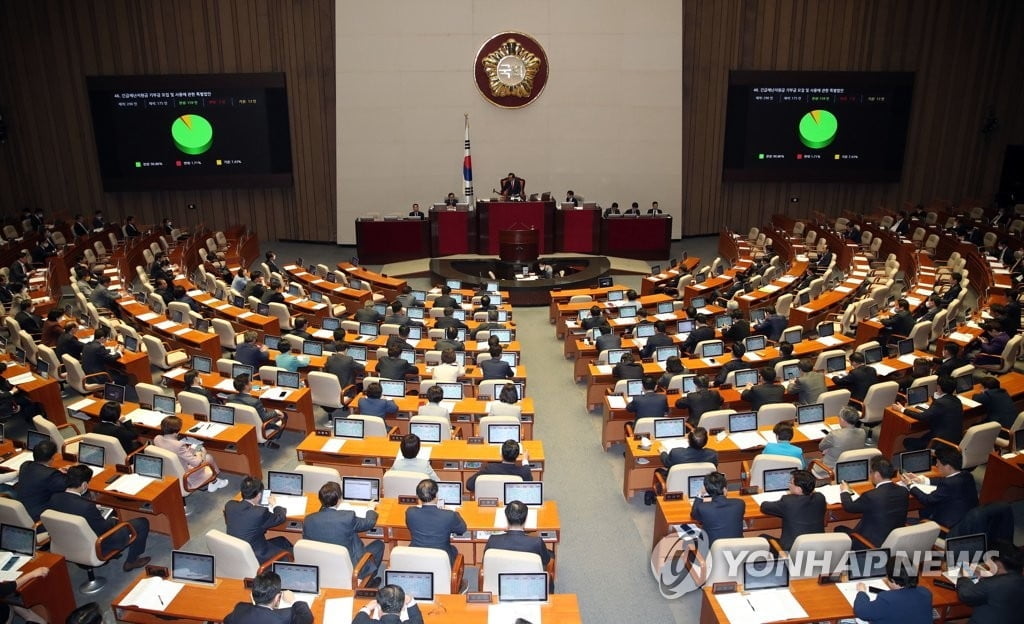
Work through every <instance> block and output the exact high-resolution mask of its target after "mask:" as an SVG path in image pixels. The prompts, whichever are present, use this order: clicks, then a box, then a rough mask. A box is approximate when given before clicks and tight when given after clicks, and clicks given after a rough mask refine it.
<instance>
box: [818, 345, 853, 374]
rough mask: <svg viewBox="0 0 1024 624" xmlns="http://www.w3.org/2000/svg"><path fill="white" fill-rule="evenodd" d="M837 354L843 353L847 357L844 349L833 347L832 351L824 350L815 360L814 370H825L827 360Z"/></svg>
mask: <svg viewBox="0 0 1024 624" xmlns="http://www.w3.org/2000/svg"><path fill="white" fill-rule="evenodd" d="M837 355H841V356H843V357H846V352H845V351H842V350H840V349H832V350H831V351H822V352H821V353H819V354H818V358H817V359H816V360H814V370H816V371H823V370H825V362H826V361H828V359H829V358H830V357H835V356H837Z"/></svg>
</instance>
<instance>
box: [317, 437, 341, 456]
mask: <svg viewBox="0 0 1024 624" xmlns="http://www.w3.org/2000/svg"><path fill="white" fill-rule="evenodd" d="M344 444H345V439H344V438H329V439H327V440H324V445H323V446H321V447H320V450H321V451H322V452H324V453H337V452H339V451H341V447H342V446H344Z"/></svg>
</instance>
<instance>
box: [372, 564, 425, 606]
mask: <svg viewBox="0 0 1024 624" xmlns="http://www.w3.org/2000/svg"><path fill="white" fill-rule="evenodd" d="M384 584H385V585H398V586H399V587H401V588H402V591H404V592H405V595H406V596H412V597H413V598H415V599H416V600H417V601H419V602H433V601H434V573H433V572H407V571H405V570H387V571H385V572H384Z"/></svg>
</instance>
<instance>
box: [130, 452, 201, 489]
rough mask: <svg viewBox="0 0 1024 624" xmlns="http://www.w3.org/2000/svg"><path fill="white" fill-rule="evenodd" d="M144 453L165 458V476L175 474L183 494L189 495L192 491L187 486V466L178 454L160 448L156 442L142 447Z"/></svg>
mask: <svg viewBox="0 0 1024 624" xmlns="http://www.w3.org/2000/svg"><path fill="white" fill-rule="evenodd" d="M142 454H143V455H151V456H153V457H159V458H160V459H162V460H163V467H164V476H165V477H169V476H173V477H174V478H175V479H177V480H178V485H179V486H180V487H181V495H182V496H188V495H189V494H191V493H192V492H189V491H188V490H187V489H186V488H185V466H183V465H182V464H181V460H180V459H178V456H177V454H175V453H173V452H172V451H169V450H167V449H165V448H160V447H159V446H157V445H155V444H149V445H147V446H146V448H144V449H142Z"/></svg>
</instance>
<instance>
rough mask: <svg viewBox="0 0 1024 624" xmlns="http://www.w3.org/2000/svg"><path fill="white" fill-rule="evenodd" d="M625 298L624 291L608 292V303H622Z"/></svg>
mask: <svg viewBox="0 0 1024 624" xmlns="http://www.w3.org/2000/svg"><path fill="white" fill-rule="evenodd" d="M625 298H626V292H625V291H624V290H609V291H608V301H622V300H623V299H625Z"/></svg>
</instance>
